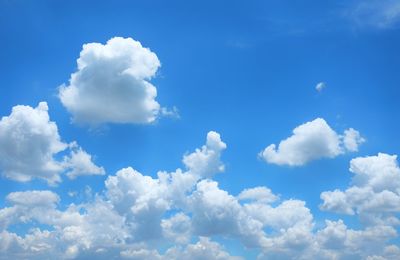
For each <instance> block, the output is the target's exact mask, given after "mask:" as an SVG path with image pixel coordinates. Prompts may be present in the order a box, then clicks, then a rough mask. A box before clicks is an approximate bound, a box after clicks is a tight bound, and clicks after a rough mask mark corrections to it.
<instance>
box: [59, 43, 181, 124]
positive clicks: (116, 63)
mask: <svg viewBox="0 0 400 260" xmlns="http://www.w3.org/2000/svg"><path fill="white" fill-rule="evenodd" d="M77 64H78V70H77V71H76V72H74V73H72V74H71V78H70V80H69V85H67V86H65V85H64V86H61V87H60V90H59V98H60V100H61V102H62V104H63V105H64V106H65V107H66V108H67V110H68V111H69V112H70V113H71V114H72V119H73V121H74V122H77V123H82V124H90V125H97V124H101V123H144V124H145V123H151V122H153V121H154V120H156V118H157V117H158V116H159V114H160V113H161V112H162V114H168V115H176V110H172V111H168V110H166V109H163V110H162V111H161V112H160V105H159V103H158V102H157V101H156V100H155V98H156V96H157V89H156V88H155V87H154V86H153V85H152V84H151V83H150V82H149V80H150V79H151V78H152V77H154V76H155V75H156V72H157V70H158V68H159V67H160V66H161V64H160V61H159V60H158V58H157V55H156V54H155V53H154V52H152V51H150V50H149V49H148V48H145V47H143V46H142V45H141V43H140V42H138V41H135V40H133V39H132V38H121V37H114V38H112V39H110V40H108V41H107V43H106V44H104V45H103V44H101V43H88V44H85V45H83V49H82V51H81V53H80V57H79V58H78V60H77Z"/></svg>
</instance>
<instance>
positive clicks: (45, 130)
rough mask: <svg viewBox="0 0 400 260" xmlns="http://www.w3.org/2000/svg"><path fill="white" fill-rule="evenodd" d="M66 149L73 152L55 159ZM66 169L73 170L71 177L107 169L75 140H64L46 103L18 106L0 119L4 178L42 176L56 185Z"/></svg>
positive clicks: (0, 167)
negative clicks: (61, 159) (67, 142)
mask: <svg viewBox="0 0 400 260" xmlns="http://www.w3.org/2000/svg"><path fill="white" fill-rule="evenodd" d="M67 149H69V150H70V151H71V154H70V155H66V156H65V159H64V161H58V160H56V159H55V156H56V155H57V154H59V153H61V152H63V151H66V150H67ZM65 170H69V171H70V173H69V176H70V177H75V176H78V175H82V174H89V175H90V174H104V169H102V168H100V167H98V166H96V165H94V164H93V162H92V160H91V156H90V155H89V154H87V153H86V152H85V151H84V150H82V149H81V148H80V147H79V146H78V145H77V144H76V143H73V145H67V144H66V143H64V142H62V141H61V138H60V135H59V133H58V128H57V125H56V123H55V122H52V121H50V117H49V114H48V106H47V103H46V102H40V103H39V105H38V106H37V107H36V108H32V107H30V106H21V105H19V106H15V107H13V109H12V112H11V114H10V115H9V116H5V117H3V118H2V119H1V120H0V171H1V173H2V175H3V176H4V177H6V178H9V179H12V180H16V181H21V182H26V181H30V180H31V179H33V178H40V179H44V180H46V181H47V182H48V183H50V184H55V183H57V182H60V181H61V177H60V174H61V173H62V172H64V171H65Z"/></svg>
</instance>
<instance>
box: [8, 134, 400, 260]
mask: <svg viewBox="0 0 400 260" xmlns="http://www.w3.org/2000/svg"><path fill="white" fill-rule="evenodd" d="M225 146H226V145H225V144H224V143H223V142H222V141H221V139H220V136H219V134H217V133H215V132H210V133H209V134H208V138H207V143H206V145H204V146H203V147H202V148H201V149H196V150H195V151H194V152H193V153H191V154H188V155H185V156H184V159H183V163H184V164H185V158H187V157H191V158H195V157H196V158H201V160H200V161H201V163H194V164H191V165H190V166H188V165H186V168H187V170H186V171H182V170H181V169H177V170H176V171H174V172H171V173H168V172H158V173H157V177H151V176H146V175H143V174H141V173H139V172H138V171H136V170H134V169H133V168H131V167H128V168H124V169H121V170H119V171H117V173H116V174H115V175H111V176H109V177H108V178H107V180H106V182H105V190H104V191H103V192H99V193H97V194H96V195H94V196H90V197H89V198H88V200H87V201H85V202H83V203H81V204H78V205H75V204H70V205H68V206H66V207H65V206H64V205H62V204H61V203H60V197H59V196H58V195H57V194H55V193H54V192H51V191H25V192H14V193H10V194H9V195H8V196H7V197H6V200H7V206H6V207H4V208H1V209H0V240H1V241H2V243H0V255H1V257H0V259H1V258H2V256H4V258H6V259H19V258H29V259H44V258H51V259H114V258H127V259H149V260H150V259H151V260H154V259H160V260H161V259H239V258H238V257H234V256H232V254H230V253H228V252H227V251H226V250H225V249H224V248H223V246H222V245H220V244H218V243H216V242H213V241H211V237H213V238H216V239H218V238H224V239H232V240H238V241H240V242H241V243H242V245H243V246H244V247H246V248H249V250H250V248H255V250H256V251H255V252H261V254H260V255H259V259H264V258H265V259H379V257H384V258H387V259H393V260H394V259H397V258H396V257H397V256H398V255H399V248H398V247H397V246H395V245H390V241H391V240H392V239H393V238H396V237H397V231H396V228H395V227H396V225H398V224H399V223H397V224H396V223H395V222H396V217H395V215H394V214H396V212H398V211H397V210H398V205H399V203H398V201H397V200H396V198H395V196H397V195H396V194H397V189H398V187H395V186H391V185H389V184H388V183H382V181H381V180H379V179H375V177H376V175H377V174H376V173H375V172H374V170H380V171H382V169H383V170H384V171H387V172H386V173H385V174H384V176H386V178H387V177H388V176H389V178H391V180H392V181H395V180H396V178H397V177H396V176H397V175H398V171H399V169H398V166H397V164H396V157H394V156H387V155H383V154H382V155H379V156H377V157H366V158H356V159H354V160H353V161H352V163H351V166H352V167H351V168H352V171H354V172H355V173H356V175H360V176H363V175H367V177H365V176H364V177H363V178H360V179H357V180H354V183H356V184H357V185H359V186H355V187H351V189H353V191H351V192H352V193H353V194H354V195H352V196H353V200H352V201H349V200H348V194H347V192H349V193H350V191H347V190H346V192H345V194H344V197H343V196H342V197H341V200H342V201H344V202H345V203H347V204H348V205H347V206H348V208H345V207H344V209H347V210H348V211H349V212H353V213H354V214H360V212H361V213H362V212H364V213H363V214H364V215H365V216H367V217H370V218H372V217H374V218H375V220H376V221H374V222H372V221H369V222H368V225H366V226H364V228H363V229H359V230H353V229H350V228H348V227H347V226H346V225H345V224H344V222H343V221H342V220H338V221H329V220H327V221H326V223H325V226H324V227H322V228H321V227H320V226H319V225H315V224H314V217H313V215H312V214H311V211H310V209H309V208H307V206H306V203H305V202H304V201H301V200H296V199H289V200H281V199H280V198H279V197H278V196H277V195H275V194H273V193H272V191H271V190H270V189H268V188H267V187H263V186H258V187H255V188H249V189H245V190H243V191H242V192H240V193H239V195H237V196H233V195H232V194H229V193H228V192H227V191H225V190H223V189H221V188H220V187H219V186H218V183H217V182H215V181H213V180H211V179H210V178H209V176H211V175H212V173H213V172H218V171H220V170H221V165H222V163H221V162H220V160H219V158H220V152H222V150H224V149H225ZM210 153H212V154H213V155H212V156H209V154H210ZM216 154H217V155H218V156H216ZM364 159H365V160H364ZM216 162H217V163H216ZM205 169H207V170H205ZM200 173H201V174H200ZM204 173H207V174H204ZM395 183H396V182H395ZM336 192H337V193H338V194H341V191H340V190H337V191H336ZM327 194H328V197H327V198H330V197H329V193H327ZM331 201H335V198H334V197H333V199H332V200H331ZM382 201H385V203H382ZM329 203H331V204H332V203H333V202H329ZM355 204H359V206H354V205H355ZM337 208H340V207H339V206H338V207H337ZM343 211H345V210H343ZM376 213H379V214H376ZM377 220H380V221H377ZM20 223H25V224H28V225H30V226H32V227H35V226H36V225H38V227H40V228H32V229H29V230H28V231H27V232H25V234H22V235H21V234H19V235H17V234H15V233H12V232H11V231H10V230H12V227H13V226H14V225H16V224H20ZM316 226H317V227H319V228H318V229H316ZM193 241H197V242H194V243H193ZM160 248H165V250H163V251H162V253H161V251H158V250H159V249H160Z"/></svg>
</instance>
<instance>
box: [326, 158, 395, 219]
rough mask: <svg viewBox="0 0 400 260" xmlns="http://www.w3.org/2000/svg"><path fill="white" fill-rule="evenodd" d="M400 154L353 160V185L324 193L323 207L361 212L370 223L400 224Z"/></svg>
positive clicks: (351, 168) (352, 212) (351, 169)
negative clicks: (399, 156) (398, 162)
mask: <svg viewBox="0 0 400 260" xmlns="http://www.w3.org/2000/svg"><path fill="white" fill-rule="evenodd" d="M396 159H397V156H395V155H388V154H383V153H379V154H378V155H377V156H368V157H359V158H355V159H353V160H351V162H350V171H351V172H352V173H354V177H353V180H352V183H353V185H352V186H350V187H349V188H347V189H346V190H345V191H341V190H334V191H326V192H323V193H321V199H322V200H323V204H322V205H321V209H323V210H326V211H333V212H336V213H341V214H349V215H354V214H358V215H360V217H361V219H362V220H363V221H364V222H366V223H373V224H385V225H392V224H400V220H399V219H398V218H397V217H396V215H398V214H399V213H400V168H399V166H398V164H397V160H396Z"/></svg>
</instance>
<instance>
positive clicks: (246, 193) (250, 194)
mask: <svg viewBox="0 0 400 260" xmlns="http://www.w3.org/2000/svg"><path fill="white" fill-rule="evenodd" d="M238 199H239V200H256V201H258V202H263V203H271V202H274V201H276V200H278V196H276V195H275V194H273V193H272V191H271V190H270V189H268V188H266V187H262V186H260V187H255V188H251V189H245V190H243V191H242V192H241V193H240V194H239V195H238Z"/></svg>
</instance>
